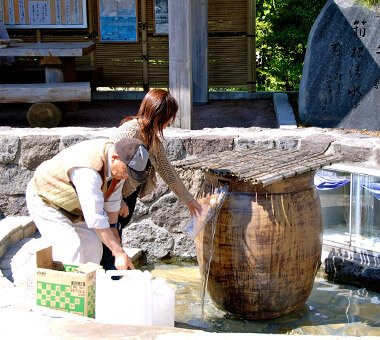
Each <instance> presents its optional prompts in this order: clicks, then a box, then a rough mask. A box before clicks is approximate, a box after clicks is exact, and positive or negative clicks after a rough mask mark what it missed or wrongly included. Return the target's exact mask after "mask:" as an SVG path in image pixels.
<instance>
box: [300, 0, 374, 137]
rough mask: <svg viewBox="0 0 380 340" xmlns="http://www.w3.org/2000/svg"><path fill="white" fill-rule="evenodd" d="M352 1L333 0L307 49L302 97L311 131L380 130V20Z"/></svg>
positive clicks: (305, 121) (303, 118) (305, 120)
mask: <svg viewBox="0 0 380 340" xmlns="http://www.w3.org/2000/svg"><path fill="white" fill-rule="evenodd" d="M378 10H379V8H377V10H376V9H375V8H374V7H371V6H364V5H361V4H359V2H356V1H353V0H330V1H328V2H327V3H326V5H325V7H324V8H323V9H322V11H321V13H320V14H319V16H318V18H317V19H316V21H315V23H314V25H313V27H312V29H311V31H310V34H309V39H308V43H307V51H306V55H305V62H304V68H303V72H302V79H301V84H300V91H299V115H300V119H301V122H302V123H303V124H306V125H312V126H320V127H343V128H354V129H367V130H380V119H379V112H380V58H379V52H380V49H379V39H380V16H379V15H378Z"/></svg>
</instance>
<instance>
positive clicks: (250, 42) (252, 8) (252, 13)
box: [247, 0, 256, 92]
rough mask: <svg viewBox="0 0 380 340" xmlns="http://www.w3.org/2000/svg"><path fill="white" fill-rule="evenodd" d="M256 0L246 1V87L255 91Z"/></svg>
mask: <svg viewBox="0 0 380 340" xmlns="http://www.w3.org/2000/svg"><path fill="white" fill-rule="evenodd" d="M255 33H256V0H248V1H247V87H248V92H255V91H256V39H255Z"/></svg>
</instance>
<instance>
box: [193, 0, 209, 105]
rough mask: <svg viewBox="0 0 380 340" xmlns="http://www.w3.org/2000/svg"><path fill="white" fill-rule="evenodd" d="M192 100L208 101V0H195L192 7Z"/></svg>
mask: <svg viewBox="0 0 380 340" xmlns="http://www.w3.org/2000/svg"><path fill="white" fill-rule="evenodd" d="M192 22H193V25H192V27H193V31H192V63H193V75H192V76H193V96H194V98H193V100H194V103H197V104H206V103H207V102H208V0H195V1H194V3H193V7H192Z"/></svg>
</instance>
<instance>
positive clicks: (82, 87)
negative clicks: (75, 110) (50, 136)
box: [0, 82, 91, 128]
mask: <svg viewBox="0 0 380 340" xmlns="http://www.w3.org/2000/svg"><path fill="white" fill-rule="evenodd" d="M80 101H87V102H88V101H91V87H90V83H89V82H72V83H35V84H0V103H34V104H33V105H32V106H31V107H30V109H29V110H28V112H27V114H26V116H27V119H28V122H29V124H30V126H31V127H48V128H51V127H56V126H58V125H59V123H60V122H61V120H62V111H61V109H60V108H59V107H58V106H56V105H54V104H52V103H51V102H60V103H77V102H80Z"/></svg>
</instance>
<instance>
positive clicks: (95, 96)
mask: <svg viewBox="0 0 380 340" xmlns="http://www.w3.org/2000/svg"><path fill="white" fill-rule="evenodd" d="M273 93H274V92H265V91H259V92H243V91H221V92H217V91H215V92H209V93H208V98H209V100H232V99H246V100H252V99H272V97H273ZM145 94H146V92H144V91H108V90H107V91H95V92H93V93H92V98H91V99H92V100H115V99H124V100H142V99H143V98H144V96H145Z"/></svg>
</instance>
